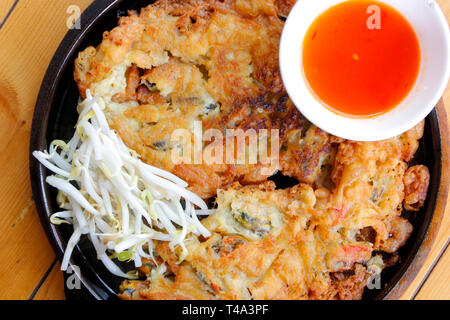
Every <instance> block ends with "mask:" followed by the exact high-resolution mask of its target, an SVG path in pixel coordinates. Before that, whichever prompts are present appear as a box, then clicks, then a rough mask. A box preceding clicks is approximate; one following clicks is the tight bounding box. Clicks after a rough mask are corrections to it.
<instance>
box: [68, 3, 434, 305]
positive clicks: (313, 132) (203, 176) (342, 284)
mask: <svg viewBox="0 0 450 320" xmlns="http://www.w3.org/2000/svg"><path fill="white" fill-rule="evenodd" d="M294 3H295V0H189V1H184V0H159V1H156V2H155V3H154V4H151V5H149V6H148V7H146V8H143V9H142V10H141V11H140V13H137V12H134V11H130V12H129V15H128V16H125V17H121V18H120V20H119V25H118V27H116V28H115V29H113V30H112V31H110V32H105V33H104V35H103V41H102V43H101V44H100V45H99V46H98V47H96V48H94V47H88V48H87V49H85V50H84V51H82V52H81V53H80V54H79V56H78V59H77V60H76V62H75V71H74V77H75V80H76V82H77V84H78V87H79V91H80V94H81V95H82V96H85V92H86V90H87V89H89V90H90V91H91V92H92V93H93V95H94V96H101V97H103V99H104V100H105V101H106V102H107V103H106V105H107V109H106V110H105V112H106V114H107V117H108V122H109V123H110V125H111V127H112V128H114V129H115V130H116V132H117V133H118V134H119V135H120V137H121V138H122V139H123V141H124V142H125V143H126V144H127V146H128V147H130V148H131V149H133V150H135V151H136V152H137V153H138V154H139V155H140V156H141V158H142V160H143V161H145V162H147V163H149V164H151V165H154V166H157V167H160V168H162V169H164V170H167V171H170V172H172V173H174V174H176V175H177V176H179V177H180V178H182V179H184V180H185V181H187V182H188V183H189V186H190V189H191V191H193V192H195V193H197V194H198V195H200V196H201V197H202V198H204V199H210V198H213V197H216V198H215V200H214V205H215V206H217V210H216V211H215V213H214V214H212V215H211V216H209V217H208V218H206V219H203V220H202V223H203V224H204V225H205V227H206V228H208V229H209V230H210V231H211V232H212V236H211V237H209V238H208V239H205V238H202V237H197V236H194V235H191V236H189V237H188V239H187V240H186V246H187V249H188V252H189V253H188V255H187V256H186V257H184V255H182V253H181V252H180V248H175V249H174V250H172V248H170V247H169V245H168V244H167V243H163V242H159V243H155V249H154V256H155V260H154V261H153V260H152V261H150V260H148V261H144V264H143V266H142V267H141V268H140V269H139V274H140V275H141V277H142V280H139V281H129V280H126V281H124V282H123V284H122V286H121V289H120V294H119V296H120V297H121V298H123V299H360V298H361V297H362V294H363V291H364V288H365V286H366V284H367V282H368V280H369V278H370V277H371V276H373V275H377V274H379V273H381V271H382V270H383V269H384V268H385V267H388V266H390V265H393V264H395V263H396V262H397V260H398V255H397V251H398V249H399V248H400V247H401V246H403V245H404V244H405V242H406V241H407V239H408V237H409V236H410V234H411V233H412V230H413V228H412V225H411V224H410V223H409V222H408V220H406V219H405V218H403V217H401V213H402V211H403V208H405V209H407V210H411V211H418V210H419V209H420V207H421V206H423V205H424V201H425V199H426V196H427V189H428V184H429V179H430V175H429V172H428V169H427V168H426V167H425V166H422V165H416V166H412V167H409V166H408V163H409V162H410V161H411V160H412V158H413V157H414V154H415V153H416V151H417V149H418V145H419V140H420V139H421V137H422V136H423V132H424V124H423V123H421V124H419V125H418V126H417V127H415V128H413V129H412V130H410V131H408V132H406V133H404V134H403V135H401V136H398V137H395V138H393V139H389V140H385V141H379V142H370V143H369V142H353V141H345V140H342V139H340V138H337V137H334V136H331V135H330V134H328V133H326V132H324V131H322V130H320V129H319V128H317V127H316V126H314V125H312V124H311V123H309V122H308V121H307V120H306V119H305V118H304V117H303V116H302V115H301V114H300V113H299V112H298V110H297V109H296V107H295V106H294V105H293V103H292V102H291V101H290V99H289V98H288V96H287V93H286V91H285V89H284V87H283V84H282V81H281V77H280V72H279V66H278V45H279V40H280V36H281V32H282V28H283V17H286V16H287V15H288V13H289V10H290V9H291V7H292V6H293V5H294ZM196 121H200V122H201V123H202V126H203V127H204V128H206V129H211V128H213V129H217V130H219V131H221V132H223V133H224V134H225V131H226V130H227V129H230V128H232V129H242V130H248V129H254V130H256V131H260V130H263V129H267V130H270V129H277V130H279V139H280V144H279V164H278V166H277V167H276V168H273V170H272V172H270V173H269V174H268V173H267V172H265V173H264V172H263V171H262V170H261V169H262V166H263V164H262V163H260V162H258V163H256V164H249V163H245V164H240V165H233V164H205V163H203V164H190V163H179V164H175V163H173V161H172V158H171V154H172V150H173V149H180V148H181V149H182V148H183V147H182V146H180V145H179V144H177V143H174V142H173V141H171V140H170V137H171V134H172V132H173V131H174V130H177V129H180V128H182V129H187V130H190V131H192V130H193V126H194V123H195V122H196ZM205 146H206V144H205V145H203V148H204V147H205ZM277 172H280V173H282V174H283V175H284V176H288V177H292V178H294V179H295V180H296V181H298V184H297V185H295V186H293V187H291V188H287V189H281V188H277V187H276V185H275V183H274V182H273V181H271V180H269V178H270V177H271V176H272V175H274V174H275V173H277ZM182 256H183V258H184V259H183V258H182Z"/></svg>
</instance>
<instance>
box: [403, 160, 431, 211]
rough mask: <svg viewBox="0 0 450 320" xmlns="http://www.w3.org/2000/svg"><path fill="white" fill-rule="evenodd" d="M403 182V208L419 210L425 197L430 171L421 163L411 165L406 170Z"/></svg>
mask: <svg viewBox="0 0 450 320" xmlns="http://www.w3.org/2000/svg"><path fill="white" fill-rule="evenodd" d="M403 182H404V183H405V200H404V206H405V209H406V210H411V211H419V209H420V208H421V207H422V206H423V205H424V203H425V199H426V198H427V193H428V186H429V184H430V171H429V170H428V168H427V167H425V166H423V165H418V166H414V167H411V168H409V169H408V170H407V171H406V173H405V176H404V177H403Z"/></svg>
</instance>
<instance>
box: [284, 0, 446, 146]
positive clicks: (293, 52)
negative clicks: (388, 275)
mask: <svg viewBox="0 0 450 320" xmlns="http://www.w3.org/2000/svg"><path fill="white" fill-rule="evenodd" d="M345 1H352V0H345ZM345 1H343V0H298V2H297V4H296V5H295V6H294V8H293V9H292V11H291V13H290V15H289V17H288V19H287V21H286V24H285V27H284V30H283V34H282V37H281V44H280V69H281V75H282V78H283V82H284V85H285V87H286V89H287V92H288V94H289V96H290V98H291V99H292V101H293V102H294V104H295V105H296V106H297V108H298V109H299V110H300V112H301V113H302V114H303V115H304V116H305V117H306V118H308V120H310V121H311V122H312V123H314V124H315V125H316V126H318V127H319V128H321V129H322V130H325V131H327V132H329V133H331V134H333V135H335V136H338V137H341V138H345V139H350V140H356V141H376V140H383V139H388V138H391V137H394V136H397V135H399V134H402V133H403V132H406V131H408V130H409V129H411V128H412V127H414V126H415V125H417V124H418V123H419V122H420V121H422V120H423V119H424V118H425V117H426V116H427V115H428V114H429V113H430V112H431V111H432V110H433V108H434V107H435V106H436V104H437V103H438V101H439V99H440V97H441V96H442V94H443V93H444V90H445V88H446V85H447V82H448V79H449V75H450V56H449V55H450V35H449V26H448V24H447V21H446V19H445V16H444V14H443V13H442V11H441V10H440V8H439V6H438V5H437V4H436V2H435V1H434V0H379V1H380V2H383V3H386V4H388V5H390V6H391V7H393V8H395V9H397V10H398V11H399V12H400V13H401V14H402V15H403V16H404V17H405V18H406V19H407V20H408V21H409V22H410V24H411V25H412V27H413V28H414V30H415V32H416V34H417V37H418V40H419V44H420V49H421V67H420V71H419V76H418V78H417V81H416V83H415V85H414V87H413V89H412V90H411V92H410V94H409V95H408V96H407V97H406V98H405V99H404V100H403V101H402V102H401V103H400V104H399V105H398V106H397V107H395V108H394V109H392V110H391V111H389V112H386V113H384V114H382V115H379V116H376V117H371V118H351V117H345V116H342V115H339V114H337V113H334V112H332V111H330V110H329V109H328V108H326V107H325V106H323V105H322V103H321V102H319V101H318V100H317V99H316V98H315V97H314V95H313V94H312V92H311V91H310V89H309V88H308V84H307V82H306V79H305V78H304V75H303V72H302V51H303V50H302V49H303V48H302V46H303V39H304V37H305V34H306V32H307V31H308V29H309V27H310V25H311V24H312V23H313V22H314V20H315V19H316V18H317V17H318V16H319V15H320V14H322V13H323V12H325V11H326V10H327V9H329V8H330V7H332V6H334V5H336V4H338V3H341V2H345Z"/></svg>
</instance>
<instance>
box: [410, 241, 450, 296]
mask: <svg viewBox="0 0 450 320" xmlns="http://www.w3.org/2000/svg"><path fill="white" fill-rule="evenodd" d="M416 299H417V300H450V248H447V250H446V251H445V253H444V254H443V255H442V257H441V258H440V259H439V262H438V263H437V265H436V266H435V267H434V269H433V271H432V273H431V274H430V276H429V277H428V279H427V281H426V282H425V284H424V285H423V287H422V288H421V289H420V291H419V293H418V294H417V296H416Z"/></svg>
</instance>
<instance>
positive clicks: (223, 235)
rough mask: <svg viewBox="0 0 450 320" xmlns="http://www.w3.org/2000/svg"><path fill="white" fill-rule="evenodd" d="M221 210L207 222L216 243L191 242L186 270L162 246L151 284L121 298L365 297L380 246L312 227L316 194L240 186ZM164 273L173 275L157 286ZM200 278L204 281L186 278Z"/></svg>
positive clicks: (150, 271) (223, 195) (225, 193)
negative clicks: (369, 267) (374, 253)
mask: <svg viewBox="0 0 450 320" xmlns="http://www.w3.org/2000/svg"><path fill="white" fill-rule="evenodd" d="M217 204H218V208H217V211H216V212H215V213H214V214H213V215H212V216H210V217H208V218H206V219H204V220H203V223H204V225H205V227H207V228H208V229H209V230H211V231H212V233H213V234H212V236H211V237H209V238H208V239H199V238H196V237H192V238H190V239H189V240H188V241H187V249H188V251H189V254H188V255H187V257H186V258H185V259H184V260H183V262H182V263H179V262H178V261H179V255H180V251H177V250H175V252H173V251H171V250H170V249H169V246H168V244H167V243H159V244H157V246H156V250H155V253H156V255H157V256H158V257H160V259H161V261H164V263H163V264H161V265H160V266H159V267H157V264H154V265H152V266H151V267H150V268H146V269H145V270H143V269H142V268H141V271H143V272H144V274H145V275H146V276H147V280H145V281H137V282H129V281H127V282H125V283H124V284H123V285H122V287H121V295H120V297H121V298H125V299H131V298H133V299H137V298H150V299H151V298H167V299H177V298H183V299H197V298H199V297H201V298H203V299H205V298H208V299H331V298H336V297H337V296H339V295H341V296H342V297H356V296H360V295H361V294H362V289H363V288H364V287H365V285H366V282H364V281H363V279H366V280H367V279H368V277H369V274H368V273H366V272H365V270H366V268H365V267H364V266H363V264H366V263H367V262H368V261H369V260H370V259H371V258H372V251H373V247H372V244H371V243H369V242H364V241H356V240H355V241H349V240H348V239H347V238H346V237H345V235H343V234H341V233H339V232H337V231H336V232H333V236H331V235H328V236H324V235H323V234H322V233H321V231H320V230H319V229H318V228H317V226H316V225H314V224H312V223H311V221H312V220H313V218H314V216H315V215H316V214H317V209H316V208H315V206H316V197H315V194H314V190H313V189H312V188H311V187H310V186H308V185H305V184H303V185H302V184H301V185H298V186H295V187H293V188H290V189H285V190H275V186H274V184H273V183H270V182H269V183H265V184H263V185H260V186H251V187H241V186H239V185H234V186H233V188H230V189H227V190H221V191H220V192H219V194H218V198H217ZM161 266H164V270H166V272H165V273H163V274H160V277H158V278H156V280H155V278H154V275H155V274H156V273H157V272H158V271H157V270H158V268H161ZM361 270H364V272H362V271H361ZM344 271H345V272H347V273H346V275H343V272H344ZM192 273H194V274H195V275H196V276H195V277H192V276H189V277H187V276H186V274H189V275H192ZM362 273H363V274H362ZM338 274H340V276H338ZM352 275H354V276H355V277H357V278H358V279H359V280H358V282H356V283H355V284H354V285H353V287H354V288H353V289H351V288H350V289H349V288H348V286H345V285H344V284H343V283H342V282H341V281H344V280H345V281H347V282H349V281H351V280H348V278H349V277H351V276H352ZM191 287H195V288H196V289H195V290H193V291H192V293H190V292H189V290H187V289H183V288H191ZM341 287H342V288H341ZM199 289H201V290H203V292H204V294H203V295H201V294H199V293H198V290H199Z"/></svg>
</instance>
